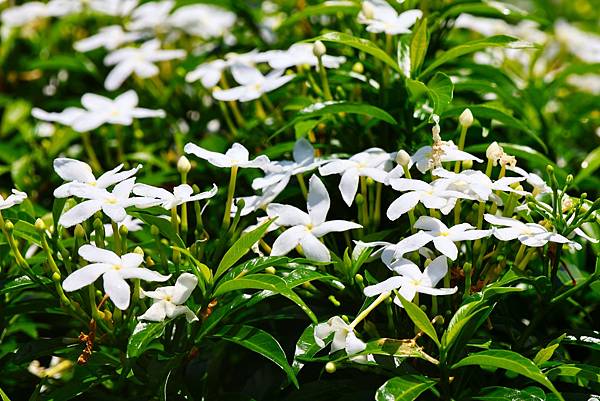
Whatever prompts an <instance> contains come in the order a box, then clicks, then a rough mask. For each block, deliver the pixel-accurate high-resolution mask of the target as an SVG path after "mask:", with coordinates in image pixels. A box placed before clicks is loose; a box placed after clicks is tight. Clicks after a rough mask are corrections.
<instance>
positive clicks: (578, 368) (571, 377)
mask: <svg viewBox="0 0 600 401" xmlns="http://www.w3.org/2000/svg"><path fill="white" fill-rule="evenodd" d="M546 376H548V377H549V378H551V379H554V378H561V380H565V381H569V382H575V383H578V384H579V385H580V386H583V387H586V386H587V384H588V382H594V383H600V368H598V367H597V366H592V365H585V364H564V365H559V366H557V367H555V368H552V369H550V370H548V371H547V372H546Z"/></svg>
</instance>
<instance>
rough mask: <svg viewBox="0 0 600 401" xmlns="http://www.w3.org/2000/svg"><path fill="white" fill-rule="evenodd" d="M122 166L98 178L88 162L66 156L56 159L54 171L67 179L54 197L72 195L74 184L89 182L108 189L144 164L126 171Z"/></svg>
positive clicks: (57, 189) (56, 190) (128, 176)
mask: <svg viewBox="0 0 600 401" xmlns="http://www.w3.org/2000/svg"><path fill="white" fill-rule="evenodd" d="M122 168H123V165H122V164H119V165H118V166H117V167H115V168H114V169H112V170H110V171H107V172H106V173H104V174H102V175H101V176H100V177H98V178H97V179H96V177H95V176H94V174H93V173H92V168H91V167H90V166H89V164H87V163H84V162H82V161H79V160H75V159H69V158H66V157H59V158H58V159H54V171H56V174H58V175H59V176H60V178H62V179H63V180H65V181H67V182H66V183H64V184H62V185H61V186H60V187H58V188H56V189H55V190H54V197H55V198H67V197H69V196H71V195H72V193H71V189H72V188H73V187H74V186H78V185H81V184H87V185H89V186H91V187H94V188H98V189H106V188H108V187H110V186H111V185H114V184H117V183H119V182H121V181H123V180H126V179H128V178H130V177H132V176H133V175H135V173H137V171H138V170H139V169H140V168H142V165H141V164H140V165H138V166H137V167H135V168H132V169H131V170H126V171H121V169H122Z"/></svg>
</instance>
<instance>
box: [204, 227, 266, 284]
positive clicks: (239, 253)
mask: <svg viewBox="0 0 600 401" xmlns="http://www.w3.org/2000/svg"><path fill="white" fill-rule="evenodd" d="M272 222H273V220H269V221H268V222H266V223H263V224H261V225H259V226H258V227H257V228H255V229H254V230H252V231H250V232H248V233H246V234H244V235H242V236H241V237H240V238H239V239H238V240H237V241H235V243H234V244H233V245H232V246H231V248H229V250H228V251H227V252H225V255H223V258H222V259H221V262H220V263H219V266H218V267H217V272H216V273H215V280H216V279H218V278H219V277H221V275H222V274H223V273H225V272H226V271H227V269H229V268H230V267H231V266H233V265H234V264H235V263H236V262H237V261H238V260H240V259H241V258H242V257H243V256H244V255H245V254H247V253H248V251H249V250H250V249H251V248H252V246H253V245H254V244H256V243H257V242H258V241H259V240H260V239H261V238H262V237H263V236H264V235H265V233H266V232H267V229H268V228H269V226H270V225H271V223H272Z"/></svg>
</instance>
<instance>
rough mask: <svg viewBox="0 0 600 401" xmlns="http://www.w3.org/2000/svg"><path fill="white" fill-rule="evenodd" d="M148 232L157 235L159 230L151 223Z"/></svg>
mask: <svg viewBox="0 0 600 401" xmlns="http://www.w3.org/2000/svg"><path fill="white" fill-rule="evenodd" d="M150 233H151V234H152V235H153V236H155V237H156V236H158V234H160V230H159V229H158V227H157V226H155V225H152V227H150Z"/></svg>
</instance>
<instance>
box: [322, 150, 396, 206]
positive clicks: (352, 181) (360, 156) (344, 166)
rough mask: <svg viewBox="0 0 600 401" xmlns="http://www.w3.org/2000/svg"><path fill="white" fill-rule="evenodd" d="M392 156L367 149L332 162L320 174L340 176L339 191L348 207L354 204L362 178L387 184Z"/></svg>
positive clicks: (380, 151)
mask: <svg viewBox="0 0 600 401" xmlns="http://www.w3.org/2000/svg"><path fill="white" fill-rule="evenodd" d="M391 160H392V156H391V155H390V154H389V153H387V152H385V151H384V150H382V149H379V148H371V149H367V150H365V151H364V152H360V153H357V154H355V155H354V156H352V157H350V158H349V159H347V160H331V161H327V162H326V164H325V165H323V166H321V167H319V174H321V175H331V174H340V175H341V176H342V177H341V179H340V184H339V189H340V193H341V194H342V198H343V199H344V202H346V204H347V205H348V206H350V205H352V202H354V197H355V196H356V192H357V191H358V183H359V180H360V177H370V178H372V179H373V180H375V181H377V182H381V183H384V182H386V179H387V175H388V172H387V171H386V167H388V166H387V164H388V163H389V162H391Z"/></svg>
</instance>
